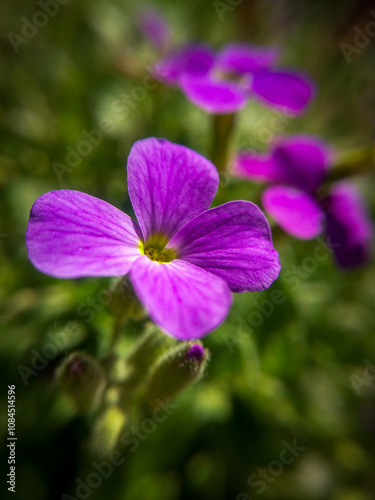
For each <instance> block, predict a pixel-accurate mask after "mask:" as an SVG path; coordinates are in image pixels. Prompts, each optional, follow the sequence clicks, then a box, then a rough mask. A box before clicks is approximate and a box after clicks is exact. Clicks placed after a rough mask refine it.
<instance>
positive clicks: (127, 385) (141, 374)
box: [122, 324, 174, 404]
mask: <svg viewBox="0 0 375 500" xmlns="http://www.w3.org/2000/svg"><path fill="white" fill-rule="evenodd" d="M173 343H174V340H173V339H172V338H171V337H168V336H167V335H165V334H164V333H162V332H161V331H160V330H159V329H158V328H157V327H156V326H155V325H153V324H150V325H149V326H148V327H147V329H146V331H145V332H144V334H143V335H141V337H140V338H139V339H138V341H137V342H136V344H135V346H134V347H133V349H132V351H131V352H130V353H129V355H128V357H127V358H126V360H125V365H126V367H127V370H128V373H127V377H126V379H125V381H124V382H123V384H122V387H123V389H124V392H123V394H124V399H123V403H125V404H126V402H127V398H128V396H129V395H132V394H134V392H136V391H137V390H138V389H139V388H140V387H141V386H142V385H143V384H144V383H145V382H146V381H147V379H148V378H149V376H150V371H151V369H152V367H153V366H154V365H155V363H156V362H157V360H158V359H159V358H160V357H161V356H162V355H163V353H165V352H166V351H167V350H168V349H170V347H171V346H172V345H173Z"/></svg>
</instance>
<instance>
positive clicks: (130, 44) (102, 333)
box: [0, 0, 375, 500]
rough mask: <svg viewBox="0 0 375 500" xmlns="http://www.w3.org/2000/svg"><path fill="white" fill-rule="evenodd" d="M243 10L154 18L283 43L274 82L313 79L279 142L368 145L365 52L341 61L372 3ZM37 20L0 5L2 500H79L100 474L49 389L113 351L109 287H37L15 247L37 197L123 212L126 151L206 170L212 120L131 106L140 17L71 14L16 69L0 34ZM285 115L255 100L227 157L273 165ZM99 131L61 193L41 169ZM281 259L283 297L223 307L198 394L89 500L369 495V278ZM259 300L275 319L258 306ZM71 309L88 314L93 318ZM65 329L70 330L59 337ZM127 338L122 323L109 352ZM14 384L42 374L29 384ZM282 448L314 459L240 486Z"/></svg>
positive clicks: (144, 50)
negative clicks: (92, 200)
mask: <svg viewBox="0 0 375 500" xmlns="http://www.w3.org/2000/svg"><path fill="white" fill-rule="evenodd" d="M237 3H239V5H238V6H236V7H230V2H228V3H226V2H225V0H224V1H223V2H222V3H221V4H222V5H229V8H228V9H227V10H225V11H223V13H222V19H221V16H220V15H219V14H218V11H217V7H215V3H214V2H202V1H199V0H190V1H189V2H183V3H182V2H181V3H180V2H172V1H170V0H168V1H167V0H166V1H160V2H158V3H156V4H155V5H156V6H157V7H158V8H159V9H160V10H161V12H163V13H164V15H165V16H166V18H167V19H168V21H169V22H170V25H171V28H172V32H173V43H175V44H179V43H182V42H184V41H187V40H190V39H195V40H204V41H206V42H208V43H211V44H213V45H214V46H216V47H220V46H222V45H223V44H225V43H227V42H229V41H233V40H246V41H250V42H252V43H258V44H277V45H280V46H281V47H282V49H283V63H284V64H285V65H287V66H288V65H289V66H294V67H297V68H300V69H301V70H304V71H307V72H308V73H309V74H310V75H311V76H312V77H313V78H314V79H315V80H316V81H317V83H318V86H319V92H318V95H317V98H316V100H315V102H314V103H313V105H312V106H311V107H310V109H309V110H308V112H307V113H306V114H305V115H304V116H303V117H300V118H296V119H293V120H291V119H290V120H287V121H286V122H285V124H284V125H283V126H281V130H280V131H281V132H282V133H285V134H291V133H296V132H303V133H312V134H316V135H318V136H320V137H322V138H323V139H325V140H327V141H329V143H330V144H331V145H332V146H333V147H334V148H335V149H337V150H345V149H349V148H352V147H355V146H360V145H363V144H369V143H371V142H372V141H373V138H374V104H375V94H374V92H373V81H374V68H373V61H374V55H375V40H374V37H372V38H371V39H370V40H369V43H368V44H367V46H366V47H364V48H363V49H361V51H360V53H356V54H353V56H352V61H351V62H350V63H348V62H347V61H346V59H345V56H344V54H343V52H342V49H341V47H340V44H341V43H342V42H347V43H349V44H353V39H354V35H355V31H354V28H355V27H360V28H361V29H364V27H365V26H366V24H367V23H368V22H369V21H370V20H374V17H372V16H371V14H370V11H371V2H355V1H354V0H353V1H350V0H346V1H333V2H324V1H322V0H320V1H316V2H309V1H307V0H304V1H296V0H284V1H280V2H272V1H269V0H268V1H258V2H255V1H246V0H244V1H243V2H237ZM217 4H218V2H216V5H217ZM40 10H41V9H40V6H38V5H37V4H36V3H35V2H30V1H27V0H19V1H17V2H2V3H1V6H0V24H1V30H0V96H1V102H0V132H1V133H0V144H1V150H0V192H1V198H0V233H1V238H0V256H1V259H0V283H1V291H0V294H1V305H0V324H1V335H0V374H1V380H2V384H1V387H2V389H1V393H0V398H1V399H0V438H1V443H2V444H1V454H0V468H1V483H2V486H1V489H2V490H3V492H2V493H1V494H0V496H1V498H8V497H7V495H9V498H17V499H18V498H19V499H27V500H34V499H35V500H44V499H53V500H56V499H58V498H61V495H62V494H63V493H67V494H68V493H69V494H70V495H73V497H74V496H75V488H76V478H77V477H79V478H81V479H82V480H83V481H85V479H86V477H87V475H88V474H89V473H90V472H92V471H93V469H92V465H91V462H90V459H88V456H87V442H88V439H89V436H90V425H91V423H92V422H91V420H90V417H85V416H82V415H78V414H76V412H75V410H74V408H73V407H72V406H71V405H70V403H69V401H67V400H66V399H65V397H64V396H63V395H62V394H61V392H60V390H59V388H58V387H57V385H56V383H55V379H54V373H55V369H56V366H57V365H58V364H59V362H60V361H61V359H62V358H63V357H64V356H65V355H66V354H67V353H69V352H70V351H71V350H73V349H75V348H79V349H82V350H85V351H86V352H88V353H91V354H92V355H94V356H99V355H102V354H103V352H105V350H106V348H107V345H108V340H109V335H110V328H111V317H110V314H109V312H108V311H107V310H106V308H105V307H104V305H103V303H102V300H101V299H100V297H101V295H100V292H101V291H102V290H103V289H105V287H107V286H108V283H109V281H108V280H101V279H95V280H94V279H86V280H77V281H63V280H56V279H53V278H50V277H48V276H44V275H42V274H41V273H39V272H38V271H37V270H35V269H34V268H33V267H32V265H31V264H30V262H29V261H28V259H27V254H26V248H25V244H24V233H25V229H26V225H27V220H28V215H29V210H30V207H31V205H32V203H33V202H34V200H35V199H36V198H37V197H38V196H40V195H41V194H43V193H45V192H46V191H49V190H53V189H61V188H68V189H78V190H82V191H84V192H87V193H89V194H91V195H94V196H97V197H99V198H102V199H105V200H107V201H108V202H110V203H112V204H114V205H116V206H118V207H119V208H122V209H124V210H125V211H129V209H130V204H129V199H128V196H127V192H126V170H125V165H126V157H127V155H128V153H129V150H130V147H131V145H132V144H133V142H134V141H136V140H138V139H141V138H144V137H148V136H157V137H166V138H167V139H169V140H171V141H175V142H178V143H181V144H185V145H187V146H189V147H191V148H193V149H195V150H197V151H199V152H201V153H202V154H204V155H209V153H210V144H211V135H210V134H211V122H212V117H210V116H209V115H207V114H206V113H204V112H203V111H201V110H199V109H196V108H195V107H194V106H193V105H192V104H191V103H190V102H188V101H187V99H185V98H184V96H183V95H182V94H181V92H180V91H179V90H177V89H170V88H166V87H164V86H162V85H161V84H160V85H159V84H158V85H157V86H156V88H155V89H153V90H150V91H147V92H146V95H145V96H144V97H142V98H141V99H140V100H139V102H137V101H136V100H134V97H133V98H132V97H130V101H128V104H126V99H127V98H128V99H129V95H130V96H131V95H132V94H131V93H132V92H133V91H134V88H135V87H137V86H142V79H143V77H144V76H145V75H146V74H147V67H148V66H149V65H150V64H152V63H153V62H154V61H155V60H156V58H157V57H158V55H157V51H156V50H155V48H154V47H153V46H152V45H151V44H150V43H149V42H148V41H147V40H145V39H144V38H143V37H142V35H141V34H140V32H139V30H138V28H137V24H136V16H137V13H138V11H139V6H136V4H135V3H132V2H130V1H127V0H122V1H121V0H110V1H109V0H108V1H106V0H99V1H96V2H92V1H88V0H82V1H73V0H71V1H70V2H68V3H67V4H65V5H60V8H59V12H58V13H57V14H56V16H54V17H52V18H51V19H49V21H48V23H47V24H46V25H45V26H44V27H41V28H40V29H39V30H38V33H37V34H36V36H34V37H32V38H30V40H29V41H28V42H27V43H25V44H21V45H19V51H18V53H15V51H14V50H13V48H12V45H11V43H10V40H9V36H8V35H9V33H10V32H12V33H16V34H18V35H22V32H21V30H22V26H23V23H24V21H23V20H22V18H23V17H26V18H27V19H29V20H31V19H32V18H33V16H34V14H35V12H37V11H40ZM277 116H278V115H275V113H274V112H272V111H270V110H267V109H266V108H264V107H263V106H261V105H259V104H256V103H255V102H251V103H249V105H248V106H247V107H246V109H245V110H244V111H243V112H241V114H240V117H239V120H238V123H237V128H236V140H237V143H238V144H242V145H244V146H246V147H256V148H257V149H266V147H267V143H268V142H269V140H270V139H271V137H272V135H274V133H275V132H277V130H272V126H270V124H271V123H275V122H274V121H272V120H273V119H274V118H275V117H276V118H277ZM103 120H106V123H107V124H110V126H111V127H110V128H111V130H110V132H108V131H106V132H104V134H103V140H102V141H100V144H98V145H97V146H95V147H93V150H92V152H91V153H90V154H87V155H86V156H84V157H83V158H82V161H81V162H79V164H77V165H76V166H75V167H74V168H72V169H70V171H67V172H65V173H63V174H62V178H61V179H59V178H58V176H57V175H56V172H55V171H54V169H53V164H54V163H53V162H59V163H60V164H64V165H66V164H67V163H66V155H67V149H66V148H67V147H71V148H73V149H76V148H77V146H78V144H79V143H80V141H82V140H83V139H84V138H85V137H84V133H83V131H84V130H86V131H92V130H93V129H98V128H101V127H102V126H103ZM278 123H279V122H278ZM279 124H280V123H279ZM270 127H271V129H270ZM77 163H78V162H77ZM373 180H374V178H373V174H370V173H369V174H361V175H358V176H355V177H354V178H353V181H354V182H355V183H356V184H357V185H358V186H359V187H360V189H361V190H362V192H363V194H364V197H365V199H366V203H367V205H368V207H369V209H370V211H371V212H372V214H374V210H375V200H374V197H373V189H374V183H373ZM260 192H261V188H260V186H253V185H251V184H250V183H247V182H244V181H239V180H232V181H231V182H230V184H229V185H228V186H226V187H225V196H227V198H229V199H249V200H252V201H256V202H258V201H259V194H260ZM222 196H224V195H222ZM275 246H276V247H277V249H278V250H279V252H280V257H281V262H282V272H281V275H280V278H279V280H277V281H276V282H275V283H274V284H273V286H272V287H271V289H270V290H267V291H265V292H262V293H254V294H242V295H238V296H236V297H235V301H234V305H233V308H232V310H231V313H230V315H229V317H228V320H227V321H226V322H225V323H224V325H222V326H221V327H220V328H219V329H218V330H217V331H215V332H214V333H212V334H211V335H209V336H208V337H206V338H205V339H204V345H205V346H206V347H208V348H209V349H210V351H211V358H212V359H211V362H210V365H209V367H208V369H207V374H206V376H205V378H204V379H203V380H202V381H201V382H200V383H199V384H198V385H197V386H195V387H193V388H191V389H189V390H188V391H186V392H185V393H184V394H183V395H181V397H180V398H179V399H178V401H177V403H178V409H177V410H176V411H174V412H173V413H172V415H171V416H170V417H169V418H168V419H167V420H166V421H165V422H163V423H161V424H160V425H159V426H158V427H157V429H156V431H155V432H153V433H152V434H150V435H149V437H148V438H147V439H146V440H145V441H144V442H141V443H140V445H139V447H138V448H137V450H136V451H134V452H133V453H131V452H130V450H129V449H126V448H125V449H122V450H121V452H122V453H123V456H124V457H125V463H124V465H122V466H121V467H117V468H115V471H114V473H113V474H112V475H111V476H110V477H109V478H108V479H103V482H102V484H101V486H100V487H99V488H97V489H94V491H93V493H92V495H91V496H90V498H92V499H93V500H96V499H104V498H108V497H110V498H112V499H113V500H122V499H126V500H138V499H142V500H154V499H155V500H156V499H157V500H174V499H179V498H181V499H190V498H192V499H193V498H194V499H198V498H199V499H202V500H205V499H214V500H222V499H233V500H235V499H237V498H238V500H244V499H245V498H252V499H254V498H258V496H259V498H262V499H278V500H284V499H285V500H287V499H301V498H304V499H311V500H325V499H327V500H328V499H334V500H371V499H373V498H374V491H375V476H374V466H375V453H374V452H375V447H374V444H375V424H374V422H375V399H374V397H375V386H374V382H373V380H371V379H375V367H374V365H375V343H374V334H375V332H374V326H375V316H374V297H375V279H374V278H375V269H374V266H373V264H371V265H369V266H367V267H365V268H363V269H360V270H356V271H350V272H345V273H343V272H341V271H340V270H338V269H337V268H336V266H335V264H334V262H333V259H332V258H331V255H330V254H329V252H327V250H324V245H323V244H322V242H321V241H310V242H300V241H296V240H294V239H292V238H290V237H287V236H285V235H282V234H281V232H278V231H276V232H275ZM319 249H320V250H319ZM322 249H323V250H322ZM316 252H319V254H317V253H316ZM317 255H319V258H317ZM275 292H277V293H276V295H275ZM272 294H274V295H272ZM275 297H278V299H277V300H276V301H275V300H274V298H275ZM271 299H272V300H273V304H272V308H273V310H272V312H271V313H268V312H267V311H268V310H267V306H266V305H265V304H266V302H265V301H270V300H271ZM90 300H91V301H92V302H91V303H90V302H89V301H90ZM276 302H278V303H276ZM267 304H268V308H269V309H270V308H271V306H270V305H269V304H270V302H267ZM79 307H80V309H78V308H79ZM262 307H263V308H266V309H264V310H265V311H266V312H265V313H264V312H263V314H262V316H261V320H260V321H257V320H255V319H254V318H255V317H257V318H258V319H259V314H258V316H254V312H255V311H259V310H260V309H259V308H262ZM96 309H97V310H96ZM82 310H85V311H87V310H90V311H94V312H95V314H94V316H95V318H94V320H93V321H88V318H89V316H91V315H89V314H80V312H79V311H81V312H82ZM70 322H74V323H76V324H77V325H78V328H77V329H76V330H74V334H72V335H65V336H64V335H63V333H64V332H66V331H67V329H68V328H69V324H71V323H70ZM138 335H139V326H137V324H135V323H134V324H133V325H132V328H131V329H130V330H129V331H128V332H127V333H124V335H123V337H122V338H121V342H120V346H119V348H120V352H121V353H124V354H125V353H126V351H127V350H128V349H129V347H130V346H131V345H132V343H133V342H134V341H135V340H136V338H137V336H138ZM62 337H63V338H64V342H63V343H62V344H61V347H59V350H58V351H57V349H56V350H55V353H54V355H53V356H52V359H49V360H48V362H47V363H43V360H39V363H40V365H39V368H40V369H39V368H37V369H35V367H36V365H35V363H36V362H37V361H36V353H39V354H40V353H42V354H43V353H46V352H47V351H46V350H45V349H46V348H47V349H48V347H46V346H51V343H52V344H54V345H55V341H56V344H57V343H58V342H57V339H61V338H62ZM59 345H60V343H59ZM366 360H367V363H372V368H371V365H366ZM33 363H34V367H33ZM44 364H45V366H44ZM366 366H370V369H368V370H367V372H366ZM25 367H26V368H29V369H31V368H33V369H35V372H34V374H32V375H30V373H29V374H28V375H25V373H26V372H25ZM22 374H23V375H22ZM353 376H355V377H354V378H353ZM360 380H362V382H358V381H360ZM353 381H356V382H355V383H357V388H358V387H359V386H360V388H359V389H358V390H357V391H356V390H355V387H354V385H353ZM8 384H15V385H16V398H17V399H16V404H17V406H16V408H17V413H16V420H17V424H16V434H17V438H18V440H17V449H16V453H17V458H16V460H17V461H16V485H17V486H16V493H15V494H13V493H9V492H8V491H7V490H6V484H5V482H6V481H5V478H6V473H7V472H8V465H7V456H8V450H7V448H6V437H7V422H6V411H7V400H6V392H7V385H8ZM358 384H359V385H358ZM294 439H296V440H297V443H298V444H299V445H300V446H303V447H306V449H305V450H304V451H303V452H301V454H300V456H299V457H298V458H296V460H295V461H294V462H293V463H292V464H290V465H285V467H284V469H283V471H282V473H281V474H280V475H277V476H276V475H274V476H272V477H271V479H272V482H269V483H267V486H266V488H265V490H264V491H263V492H262V493H261V494H259V495H258V493H257V488H254V487H251V486H249V485H248V484H247V480H248V478H249V476H250V475H251V474H258V473H257V471H258V469H259V468H262V469H263V468H267V467H268V466H269V464H270V463H271V462H272V461H274V460H278V458H279V455H280V452H281V451H282V450H283V449H284V447H285V445H284V444H283V442H284V441H287V442H288V443H292V442H293V440H294ZM98 461H100V459H98ZM241 493H243V495H242V496H239V497H238V495H239V494H241Z"/></svg>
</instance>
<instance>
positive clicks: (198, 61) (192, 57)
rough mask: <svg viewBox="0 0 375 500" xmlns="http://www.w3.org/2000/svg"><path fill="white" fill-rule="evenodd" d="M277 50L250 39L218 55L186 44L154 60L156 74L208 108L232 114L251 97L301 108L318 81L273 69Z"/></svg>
mask: <svg viewBox="0 0 375 500" xmlns="http://www.w3.org/2000/svg"><path fill="white" fill-rule="evenodd" d="M278 57H279V50H278V49H276V48H261V47H255V46H252V45H246V44H239V43H237V44H230V45H227V47H225V48H224V49H223V50H221V51H220V52H219V53H218V54H215V53H214V51H213V50H212V49H211V48H210V47H207V46H206V45H198V44H197V45H187V46H185V47H182V48H180V49H178V50H176V51H174V52H172V53H171V54H169V55H168V56H167V57H166V58H165V59H163V60H161V61H159V63H157V64H156V66H155V68H154V70H155V75H156V77H158V78H159V79H161V80H163V81H164V82H165V83H166V84H168V85H177V86H179V87H180V88H181V90H182V91H183V92H184V93H185V95H186V96H187V97H188V99H190V100H191V101H192V102H193V103H194V104H196V105H197V106H199V107H200V108H202V109H204V110H206V111H207V112H209V113H218V114H220V113H233V112H235V111H238V110H240V109H242V108H243V107H244V106H245V105H246V102H247V100H248V99H249V98H250V97H254V98H256V99H258V100H260V101H261V102H262V103H263V104H265V105H266V106H270V107H272V108H277V109H281V110H282V111H284V112H288V113H290V114H294V115H297V114H300V113H302V112H303V111H304V110H305V108H306V107H307V105H308V104H309V103H310V101H311V99H312V97H313V95H314V84H313V83H312V81H311V80H310V78H308V77H307V76H305V75H303V74H302V73H299V72H296V71H294V70H293V71H290V70H282V71H280V70H278V69H275V65H276V62H277V59H278Z"/></svg>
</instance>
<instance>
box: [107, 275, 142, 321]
mask: <svg viewBox="0 0 375 500" xmlns="http://www.w3.org/2000/svg"><path fill="white" fill-rule="evenodd" d="M109 290H110V292H111V294H112V295H111V296H112V299H111V301H110V302H109V304H108V307H109V309H111V311H112V312H113V314H114V315H115V316H116V317H117V318H119V319H126V318H130V319H135V320H138V319H142V318H143V317H145V316H146V312H145V310H144V309H143V306H142V304H141V303H140V302H139V300H138V297H137V295H136V294H135V292H134V289H133V285H132V284H131V282H130V279H129V276H128V275H126V276H121V278H116V279H114V280H113V282H112V284H111V286H110V288H109Z"/></svg>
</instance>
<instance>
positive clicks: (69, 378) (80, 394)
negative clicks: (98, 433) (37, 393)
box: [56, 351, 106, 412]
mask: <svg viewBox="0 0 375 500" xmlns="http://www.w3.org/2000/svg"><path fill="white" fill-rule="evenodd" d="M56 377H57V381H58V383H59V385H60V387H61V389H62V391H63V392H64V393H65V394H66V395H67V396H68V397H69V398H70V399H71V400H72V402H73V403H74V405H75V406H76V408H77V410H78V411H82V412H85V411H90V410H91V409H93V408H94V407H95V406H97V404H98V403H99V400H100V398H101V396H102V394H103V390H104V387H105V384H106V380H105V375H104V372H103V370H102V368H101V366H100V365H99V363H98V362H97V361H96V360H95V359H94V358H92V357H91V356H89V355H88V354H86V353H84V352H81V351H75V352H72V353H71V354H69V356H67V357H66V358H65V359H64V360H63V361H62V363H61V364H60V366H59V367H58V368H57V371H56Z"/></svg>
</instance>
